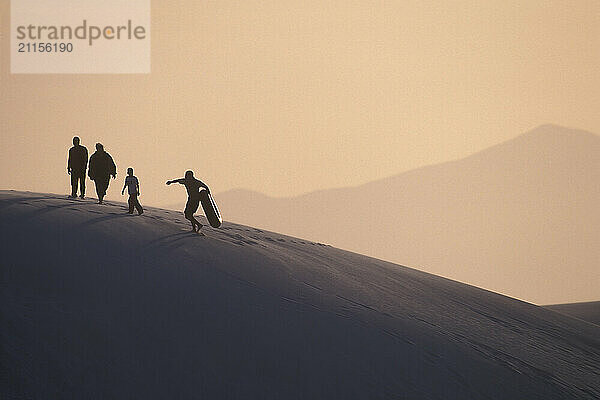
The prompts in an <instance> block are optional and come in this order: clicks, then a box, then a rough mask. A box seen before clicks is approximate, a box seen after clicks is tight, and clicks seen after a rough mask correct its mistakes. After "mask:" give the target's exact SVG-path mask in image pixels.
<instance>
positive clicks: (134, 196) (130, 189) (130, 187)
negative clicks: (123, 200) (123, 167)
mask: <svg viewBox="0 0 600 400" xmlns="http://www.w3.org/2000/svg"><path fill="white" fill-rule="evenodd" d="M125 188H127V193H129V200H128V201H127V202H128V203H129V212H128V213H129V214H133V209H134V208H135V209H136V210H137V212H138V215H142V214H143V213H144V209H143V208H142V205H141V204H140V201H139V200H138V196H139V195H140V181H138V178H137V177H135V176H133V168H127V177H126V178H125V184H124V185H123V190H121V195H123V193H125Z"/></svg>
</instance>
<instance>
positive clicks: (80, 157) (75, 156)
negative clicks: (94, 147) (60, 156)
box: [67, 136, 88, 199]
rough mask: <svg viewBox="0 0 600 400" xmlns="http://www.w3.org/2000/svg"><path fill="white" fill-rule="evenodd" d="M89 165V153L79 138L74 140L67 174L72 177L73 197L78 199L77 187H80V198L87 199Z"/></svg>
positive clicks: (70, 150)
mask: <svg viewBox="0 0 600 400" xmlns="http://www.w3.org/2000/svg"><path fill="white" fill-rule="evenodd" d="M87 164H88V151H87V149H86V148H85V147H83V146H81V145H80V144H79V138H78V137H77V136H75V137H74V138H73V147H71V148H70V149H69V159H68V161H67V173H68V174H69V175H71V196H70V197H72V198H76V197H77V186H78V185H79V193H80V195H81V196H80V197H81V198H82V199H83V198H84V197H85V170H86V169H87Z"/></svg>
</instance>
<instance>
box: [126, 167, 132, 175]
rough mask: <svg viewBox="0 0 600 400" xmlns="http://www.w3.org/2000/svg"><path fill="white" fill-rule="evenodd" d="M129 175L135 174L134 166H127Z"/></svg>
mask: <svg viewBox="0 0 600 400" xmlns="http://www.w3.org/2000/svg"><path fill="white" fill-rule="evenodd" d="M127 175H130V176H131V175H133V168H131V167H129V168H127Z"/></svg>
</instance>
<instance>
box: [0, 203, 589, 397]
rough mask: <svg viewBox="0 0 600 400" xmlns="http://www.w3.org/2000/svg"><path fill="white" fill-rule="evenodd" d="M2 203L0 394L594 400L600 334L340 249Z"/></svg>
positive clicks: (170, 217) (77, 209)
mask: <svg viewBox="0 0 600 400" xmlns="http://www.w3.org/2000/svg"><path fill="white" fill-rule="evenodd" d="M124 208H125V206H124V205H123V204H116V203H111V204H109V205H105V206H100V205H96V204H93V200H85V201H74V200H67V199H64V198H61V197H58V196H55V195H45V194H35V193H19V192H12V191H2V192H0V224H1V227H2V230H1V240H2V242H1V243H2V252H1V255H0V261H1V263H0V264H1V266H2V275H1V276H2V281H1V286H0V287H1V290H0V296H1V300H0V317H1V326H2V329H1V330H0V335H1V338H0V340H1V342H0V343H1V346H0V352H1V353H0V356H1V360H2V363H1V364H0V369H1V373H0V397H2V398H9V399H10V398H35V399H58V398H60V399H68V398H73V399H83V398H86V399H87V398H111V399H118V398H143V399H165V398H180V399H184V398H185V399H187V398H189V399H197V398H220V399H252V398H256V399H269V398H273V399H333V398H338V399H354V398H356V399H366V398H369V399H377V398H394V399H465V398H472V399H545V400H547V399H566V398H569V399H593V398H598V397H599V396H600V380H599V379H598V376H599V374H600V339H599V338H600V327H598V326H596V325H592V324H588V323H586V322H583V321H579V320H577V319H573V318H569V317H566V316H563V315H561V314H559V313H556V312H553V311H550V310H547V309H544V308H542V307H538V306H535V305H532V304H528V303H524V302H521V301H517V300H514V299H511V298H508V297H505V296H501V295H498V294H494V293H491V292H488V291H485V290H482V289H478V288H475V287H471V286H467V285H465V284H461V283H457V282H454V281H450V280H447V279H443V278H440V277H436V276H433V275H429V274H426V273H423V272H419V271H416V270H414V269H410V268H406V267H402V266H399V265H394V264H391V263H387V262H383V261H379V260H376V259H373V258H368V257H365V256H361V255H358V254H354V253H349V252H346V251H342V250H338V249H335V248H332V247H329V246H326V245H323V244H319V243H314V242H309V241H305V240H301V239H296V238H293V237H289V236H282V235H278V234H274V233H271V232H266V231H262V230H259V229H255V228H251V227H246V226H242V225H236V224H232V223H225V224H224V225H223V228H222V229H219V230H213V229H210V228H206V229H205V236H198V235H195V234H192V233H190V232H187V230H188V225H187V223H186V222H185V220H184V219H183V218H182V216H181V215H180V213H178V212H174V211H165V210H160V209H153V208H147V210H146V213H145V214H144V215H143V216H141V217H138V216H130V215H126V214H124V211H125V209H124Z"/></svg>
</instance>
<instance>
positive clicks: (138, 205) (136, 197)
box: [131, 194, 144, 215]
mask: <svg viewBox="0 0 600 400" xmlns="http://www.w3.org/2000/svg"><path fill="white" fill-rule="evenodd" d="M134 196H135V197H134V198H133V200H134V203H133V205H134V206H135V209H136V210H137V212H138V215H142V214H143V213H144V209H143V208H142V205H141V204H140V200H139V199H138V195H137V194H136V195H134ZM131 212H133V210H131Z"/></svg>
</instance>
